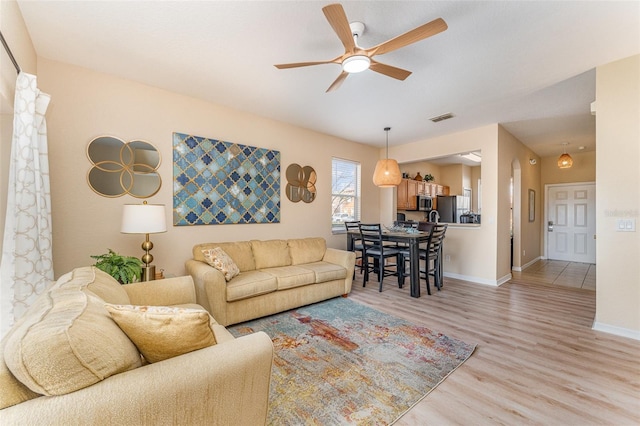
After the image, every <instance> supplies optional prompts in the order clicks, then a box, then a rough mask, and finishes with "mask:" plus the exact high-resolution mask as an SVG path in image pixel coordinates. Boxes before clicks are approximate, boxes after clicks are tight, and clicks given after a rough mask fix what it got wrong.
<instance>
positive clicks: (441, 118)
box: [429, 112, 455, 123]
mask: <svg viewBox="0 0 640 426" xmlns="http://www.w3.org/2000/svg"><path fill="white" fill-rule="evenodd" d="M453 117H455V115H453V114H452V113H450V112H448V113H446V114H442V115H438V116H436V117H431V118H430V119H429V120H431V121H433V122H434V123H438V122H440V121H444V120H448V119H450V118H453Z"/></svg>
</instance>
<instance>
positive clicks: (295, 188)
mask: <svg viewBox="0 0 640 426" xmlns="http://www.w3.org/2000/svg"><path fill="white" fill-rule="evenodd" d="M286 176H287V187H286V192H287V198H288V199H289V200H290V201H292V202H294V203H297V202H298V201H304V202H305V203H311V202H313V200H315V199H316V180H317V176H316V171H315V170H313V167H311V166H304V167H301V166H300V165H299V164H295V163H294V164H291V165H289V167H287V172H286Z"/></svg>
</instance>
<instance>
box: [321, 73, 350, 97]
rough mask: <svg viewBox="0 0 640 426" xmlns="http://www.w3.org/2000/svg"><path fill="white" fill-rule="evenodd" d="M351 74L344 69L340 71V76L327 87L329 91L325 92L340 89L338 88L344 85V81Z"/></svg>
mask: <svg viewBox="0 0 640 426" xmlns="http://www.w3.org/2000/svg"><path fill="white" fill-rule="evenodd" d="M348 76H349V73H348V72H345V71H342V72H341V73H340V75H339V76H338V78H336V80H335V81H334V82H333V83H331V86H329V88H328V89H327V91H326V92H325V93H329V92H333V91H334V90H338V88H339V87H340V86H342V82H343V81H345V80H346V78H347V77H348Z"/></svg>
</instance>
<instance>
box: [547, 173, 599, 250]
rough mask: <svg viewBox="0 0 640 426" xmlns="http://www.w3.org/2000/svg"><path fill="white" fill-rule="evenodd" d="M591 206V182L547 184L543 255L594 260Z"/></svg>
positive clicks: (593, 196)
mask: <svg viewBox="0 0 640 426" xmlns="http://www.w3.org/2000/svg"><path fill="white" fill-rule="evenodd" d="M595 207H596V186H595V184H579V185H562V186H551V187H549V190H548V193H547V219H548V222H547V258H549V259H554V260H566V261H570V262H585V263H596V240H595V234H596V217H595V210H596V209H595Z"/></svg>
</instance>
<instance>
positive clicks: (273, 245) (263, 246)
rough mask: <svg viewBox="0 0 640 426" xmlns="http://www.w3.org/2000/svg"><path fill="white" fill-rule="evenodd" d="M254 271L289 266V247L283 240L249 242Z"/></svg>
mask: <svg viewBox="0 0 640 426" xmlns="http://www.w3.org/2000/svg"><path fill="white" fill-rule="evenodd" d="M251 248H252V249H253V258H254V260H255V262H256V269H266V268H276V267H278V266H289V265H291V256H290V255H289V246H288V245H287V242H286V241H285V240H268V241H258V240H251Z"/></svg>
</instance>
